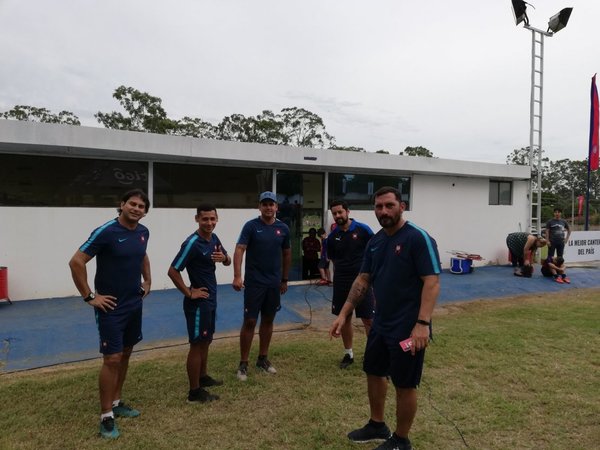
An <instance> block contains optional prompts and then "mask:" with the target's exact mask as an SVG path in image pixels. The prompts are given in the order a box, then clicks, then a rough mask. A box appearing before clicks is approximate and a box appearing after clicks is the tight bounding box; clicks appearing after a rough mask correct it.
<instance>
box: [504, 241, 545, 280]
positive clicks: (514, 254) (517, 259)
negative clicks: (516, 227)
mask: <svg viewBox="0 0 600 450" xmlns="http://www.w3.org/2000/svg"><path fill="white" fill-rule="evenodd" d="M545 245H546V239H544V238H541V237H538V236H535V235H533V234H530V233H524V232H521V231H518V232H515V233H510V234H509V235H508V236H506V246H507V247H508V251H509V252H510V259H511V263H512V266H513V270H514V275H515V276H517V277H526V278H531V275H532V273H533V255H534V254H535V252H536V251H537V249H538V248H541V247H544V246H545Z"/></svg>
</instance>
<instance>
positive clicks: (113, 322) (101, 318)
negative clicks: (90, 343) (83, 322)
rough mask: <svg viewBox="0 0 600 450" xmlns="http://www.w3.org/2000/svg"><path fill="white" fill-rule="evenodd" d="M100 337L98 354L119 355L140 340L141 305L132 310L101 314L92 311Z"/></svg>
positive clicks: (97, 311)
mask: <svg viewBox="0 0 600 450" xmlns="http://www.w3.org/2000/svg"><path fill="white" fill-rule="evenodd" d="M94 311H95V314H96V324H97V325H98V333H99V335H100V353H102V354H104V355H112V354H114V353H121V352H122V351H123V349H124V348H125V347H133V346H134V345H135V344H137V343H138V342H140V341H141V340H142V304H141V303H140V305H139V307H137V308H134V309H126V310H124V311H121V310H119V309H116V310H113V311H110V312H107V313H105V312H102V311H100V310H98V309H96V308H95V309H94Z"/></svg>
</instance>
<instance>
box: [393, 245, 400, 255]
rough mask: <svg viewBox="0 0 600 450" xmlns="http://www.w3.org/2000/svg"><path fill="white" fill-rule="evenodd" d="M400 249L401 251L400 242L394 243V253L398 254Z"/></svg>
mask: <svg viewBox="0 0 600 450" xmlns="http://www.w3.org/2000/svg"><path fill="white" fill-rule="evenodd" d="M401 251H402V246H401V245H400V244H398V245H396V248H395V249H394V253H395V254H396V255H399V254H400V252H401Z"/></svg>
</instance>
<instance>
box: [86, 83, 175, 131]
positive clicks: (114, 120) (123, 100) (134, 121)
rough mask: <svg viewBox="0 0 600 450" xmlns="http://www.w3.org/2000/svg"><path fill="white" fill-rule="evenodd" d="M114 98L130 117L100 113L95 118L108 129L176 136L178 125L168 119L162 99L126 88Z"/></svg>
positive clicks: (118, 113)
mask: <svg viewBox="0 0 600 450" xmlns="http://www.w3.org/2000/svg"><path fill="white" fill-rule="evenodd" d="M113 97H114V98H115V99H117V100H118V101H119V103H120V104H121V106H122V107H123V109H124V110H125V111H126V112H127V114H128V115H127V116H124V115H123V114H121V113H120V112H115V111H113V112H111V113H103V112H100V111H98V112H97V113H96V114H94V117H96V119H97V120H98V122H100V123H101V124H102V125H104V126H105V127H106V128H111V129H114V130H129V131H145V132H149V133H159V134H176V132H177V129H178V123H177V121H175V120H171V119H169V118H168V117H167V113H166V111H165V110H164V108H163V107H162V104H161V103H162V100H161V99H160V98H158V97H154V96H152V95H150V94H148V93H147V92H141V91H138V90H137V89H135V88H132V87H125V86H119V87H118V88H117V89H115V92H114V93H113Z"/></svg>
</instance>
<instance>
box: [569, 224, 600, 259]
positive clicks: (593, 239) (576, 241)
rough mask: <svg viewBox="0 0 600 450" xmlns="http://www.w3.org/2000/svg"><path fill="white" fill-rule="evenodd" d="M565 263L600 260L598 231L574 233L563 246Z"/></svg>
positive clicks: (599, 236) (599, 235) (599, 234)
mask: <svg viewBox="0 0 600 450" xmlns="http://www.w3.org/2000/svg"><path fill="white" fill-rule="evenodd" d="M564 257H565V261H566V262H577V261H596V260H600V231H574V232H572V233H571V236H570V237H569V242H567V245H565V253H564Z"/></svg>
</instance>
